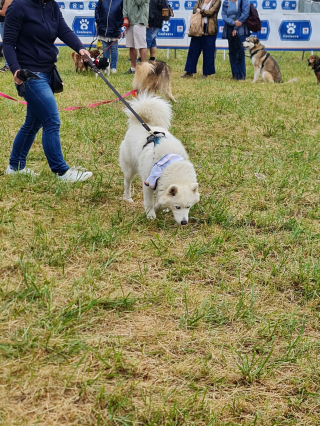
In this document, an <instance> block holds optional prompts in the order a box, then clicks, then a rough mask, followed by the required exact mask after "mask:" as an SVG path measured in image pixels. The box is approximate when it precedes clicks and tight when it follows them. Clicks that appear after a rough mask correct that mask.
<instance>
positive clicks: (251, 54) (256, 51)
mask: <svg viewBox="0 0 320 426" xmlns="http://www.w3.org/2000/svg"><path fill="white" fill-rule="evenodd" d="M261 50H264V49H258V50H255V51H254V52H253V53H250V59H251V58H252V56H254V55H255V54H256V53H258V52H260V51H261Z"/></svg>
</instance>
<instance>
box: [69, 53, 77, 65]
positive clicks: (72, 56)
mask: <svg viewBox="0 0 320 426" xmlns="http://www.w3.org/2000/svg"><path fill="white" fill-rule="evenodd" d="M77 56H78V54H77V53H76V52H72V53H71V58H72V60H73V62H74V63H76V62H77Z"/></svg>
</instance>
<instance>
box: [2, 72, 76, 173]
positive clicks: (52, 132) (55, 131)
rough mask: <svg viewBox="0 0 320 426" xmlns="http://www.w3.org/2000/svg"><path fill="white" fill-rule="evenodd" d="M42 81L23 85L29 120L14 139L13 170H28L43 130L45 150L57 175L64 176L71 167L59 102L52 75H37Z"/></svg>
mask: <svg viewBox="0 0 320 426" xmlns="http://www.w3.org/2000/svg"><path fill="white" fill-rule="evenodd" d="M35 74H37V75H38V76H39V77H40V80H29V81H27V82H25V83H23V86H24V87H23V88H22V89H23V90H24V95H23V97H24V99H25V100H26V101H27V103H28V105H27V116H26V120H25V122H24V124H23V126H22V127H21V129H20V130H19V132H18V134H17V136H16V137H15V139H14V142H13V147H12V151H11V155H10V162H9V164H10V167H11V168H12V169H13V170H19V169H24V168H25V166H26V160H27V155H28V153H29V150H30V148H31V146H32V144H33V141H34V140H35V137H36V135H37V133H38V131H39V130H40V129H41V127H42V146H43V150H44V153H45V155H46V157H47V160H48V163H49V166H50V169H51V170H52V171H53V173H56V174H58V175H60V176H61V175H63V174H64V173H65V172H66V171H67V170H68V169H69V167H68V166H67V164H66V162H65V161H64V158H63V154H62V151H61V144H60V135H59V130H60V117H59V111H58V107H57V103H56V100H55V98H54V95H53V93H52V90H51V87H50V81H51V73H40V72H38V73H35Z"/></svg>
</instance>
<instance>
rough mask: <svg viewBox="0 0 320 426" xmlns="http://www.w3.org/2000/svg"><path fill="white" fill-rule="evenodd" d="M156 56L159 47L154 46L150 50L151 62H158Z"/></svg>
mask: <svg viewBox="0 0 320 426" xmlns="http://www.w3.org/2000/svg"><path fill="white" fill-rule="evenodd" d="M156 54H157V46H153V47H151V48H150V61H155V60H156Z"/></svg>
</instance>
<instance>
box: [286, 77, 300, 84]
mask: <svg viewBox="0 0 320 426" xmlns="http://www.w3.org/2000/svg"><path fill="white" fill-rule="evenodd" d="M297 82H298V79H297V78H296V77H294V78H292V79H291V80H289V81H286V82H285V83H297Z"/></svg>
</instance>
